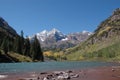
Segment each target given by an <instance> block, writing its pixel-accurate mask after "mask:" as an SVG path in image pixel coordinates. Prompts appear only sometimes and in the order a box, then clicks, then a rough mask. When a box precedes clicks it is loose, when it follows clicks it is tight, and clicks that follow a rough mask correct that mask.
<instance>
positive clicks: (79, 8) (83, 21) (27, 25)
mask: <svg viewBox="0 0 120 80" xmlns="http://www.w3.org/2000/svg"><path fill="white" fill-rule="evenodd" d="M119 7H120V0H0V16H1V17H3V18H4V19H5V20H6V21H7V22H8V23H9V24H10V25H11V26H12V27H13V28H14V29H15V30H16V31H17V32H18V33H20V31H21V30H23V31H24V34H25V35H32V34H35V33H37V32H40V31H42V30H44V29H46V30H51V29H52V28H57V29H58V30H60V31H61V32H63V33H65V34H68V33H71V32H81V31H83V30H87V31H94V30H95V29H96V28H97V26H98V25H99V24H100V22H101V21H103V20H105V19H106V18H107V17H109V16H110V15H111V14H112V12H113V11H114V10H115V9H116V8H119Z"/></svg>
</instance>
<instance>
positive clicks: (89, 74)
mask: <svg viewBox="0 0 120 80" xmlns="http://www.w3.org/2000/svg"><path fill="white" fill-rule="evenodd" d="M0 80H120V66H119V65H118V66H107V67H106V66H103V67H96V68H86V69H71V70H59V71H47V72H28V73H20V74H18V73H16V74H8V75H5V76H4V75H0Z"/></svg>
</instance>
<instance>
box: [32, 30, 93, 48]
mask: <svg viewBox="0 0 120 80" xmlns="http://www.w3.org/2000/svg"><path fill="white" fill-rule="evenodd" d="M90 35H92V33H91V32H88V31H83V32H78V33H71V34H68V35H65V34H63V33H62V32H60V31H59V30H57V29H55V28H54V29H52V30H51V31H47V30H44V31H42V32H40V33H37V34H36V36H37V38H38V40H39V41H40V43H41V47H42V48H43V49H44V50H53V49H58V50H60V49H66V48H70V47H73V46H75V45H77V44H79V43H80V42H83V41H84V40H86V39H87V38H88V37H89V36H90ZM33 37H34V35H33V36H32V37H30V39H31V40H32V38H33Z"/></svg>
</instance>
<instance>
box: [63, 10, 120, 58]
mask: <svg viewBox="0 0 120 80" xmlns="http://www.w3.org/2000/svg"><path fill="white" fill-rule="evenodd" d="M119 48H120V8H118V9H116V10H115V11H114V12H113V14H112V15H111V16H110V17H109V18H107V19H106V20H105V21H103V22H102V23H101V24H100V25H99V26H98V28H97V29H96V30H95V32H94V34H93V35H92V36H90V37H89V38H88V39H87V40H86V41H85V42H83V43H82V44H80V45H79V46H76V47H74V48H70V49H67V50H66V52H65V53H66V54H67V55H66V56H67V59H68V60H87V59H89V60H90V59H91V60H95V59H96V60H99V59H103V60H104V59H106V60H109V59H110V60H120V53H119V52H120V49H119Z"/></svg>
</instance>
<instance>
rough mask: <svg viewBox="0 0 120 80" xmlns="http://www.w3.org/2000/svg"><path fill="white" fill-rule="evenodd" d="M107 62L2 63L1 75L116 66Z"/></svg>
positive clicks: (0, 66) (0, 67)
mask: <svg viewBox="0 0 120 80" xmlns="http://www.w3.org/2000/svg"><path fill="white" fill-rule="evenodd" d="M114 65H115V64H113V63H106V62H80V61H66V62H36V63H0V73H20V72H41V71H51V70H68V69H83V68H94V67H101V66H114Z"/></svg>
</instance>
